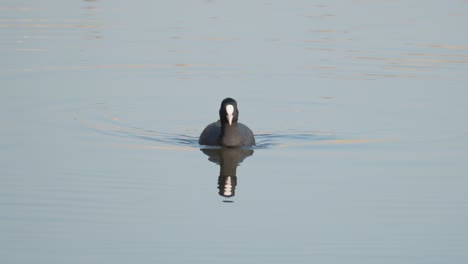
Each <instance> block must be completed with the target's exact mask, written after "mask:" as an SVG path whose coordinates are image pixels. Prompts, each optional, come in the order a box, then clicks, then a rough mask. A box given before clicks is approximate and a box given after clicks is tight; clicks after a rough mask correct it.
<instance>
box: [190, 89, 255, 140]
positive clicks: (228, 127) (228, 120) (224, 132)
mask: <svg viewBox="0 0 468 264" xmlns="http://www.w3.org/2000/svg"><path fill="white" fill-rule="evenodd" d="M238 116H239V110H238V109H237V102H236V101H235V100H234V99H231V98H226V99H224V100H223V102H221V108H220V109H219V117H220V120H218V121H217V122H214V123H211V124H209V125H208V126H207V127H206V128H205V129H204V130H203V132H202V133H201V135H200V138H199V140H198V143H199V144H201V145H208V146H224V147H241V146H253V145H255V137H254V135H253V132H252V130H250V128H248V127H247V126H246V125H244V124H242V123H238V122H237V119H238Z"/></svg>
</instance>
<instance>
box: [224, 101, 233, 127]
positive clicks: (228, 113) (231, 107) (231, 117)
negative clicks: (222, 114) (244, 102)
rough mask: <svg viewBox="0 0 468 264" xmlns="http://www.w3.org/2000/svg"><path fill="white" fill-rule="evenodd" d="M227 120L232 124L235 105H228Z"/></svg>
mask: <svg viewBox="0 0 468 264" xmlns="http://www.w3.org/2000/svg"><path fill="white" fill-rule="evenodd" d="M226 113H227V120H228V123H229V125H232V119H233V118H234V115H233V113H234V106H232V105H226Z"/></svg>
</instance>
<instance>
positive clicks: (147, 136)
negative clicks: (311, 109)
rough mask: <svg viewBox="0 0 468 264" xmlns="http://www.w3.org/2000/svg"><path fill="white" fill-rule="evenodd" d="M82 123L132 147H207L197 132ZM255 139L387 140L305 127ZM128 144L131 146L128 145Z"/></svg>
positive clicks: (293, 142)
mask: <svg viewBox="0 0 468 264" xmlns="http://www.w3.org/2000/svg"><path fill="white" fill-rule="evenodd" d="M82 123H83V124H84V125H85V126H86V127H88V128H90V129H92V130H94V131H96V132H98V133H101V134H104V135H108V136H113V137H120V138H126V139H130V140H137V142H136V143H135V142H132V145H131V146H130V147H137V148H150V149H151V148H154V149H167V150H196V149H199V148H200V147H203V146H201V145H199V144H198V133H196V132H193V133H191V134H183V133H170V132H161V131H156V130H152V129H144V128H138V127H133V126H126V125H125V124H104V123H95V122H89V121H86V122H85V121H82ZM193 131H195V130H193ZM255 138H256V142H257V145H256V146H255V147H254V149H271V148H290V147H307V146H312V145H337V144H338V145H343V144H363V143H373V142H382V141H387V140H379V139H362V138H361V139H356V138H354V139H352V138H344V137H340V136H337V135H336V134H335V133H334V132H331V131H304V130H301V131H299V130H286V131H266V132H260V133H256V134H255ZM145 142H147V143H145ZM148 143H149V144H148ZM126 146H127V147H128V145H126Z"/></svg>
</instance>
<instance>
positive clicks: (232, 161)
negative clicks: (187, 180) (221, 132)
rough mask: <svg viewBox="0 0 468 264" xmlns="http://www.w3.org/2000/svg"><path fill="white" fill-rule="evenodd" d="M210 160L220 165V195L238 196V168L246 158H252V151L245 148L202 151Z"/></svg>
mask: <svg viewBox="0 0 468 264" xmlns="http://www.w3.org/2000/svg"><path fill="white" fill-rule="evenodd" d="M201 151H202V152H203V153H205V154H206V155H207V156H208V157H209V158H208V160H209V161H211V162H214V163H216V164H218V165H219V167H220V168H219V177H218V190H219V192H218V193H219V195H221V196H224V197H233V196H234V195H235V194H236V186H237V173H236V171H237V166H238V165H239V163H241V162H242V161H243V160H244V159H245V158H247V157H249V156H252V155H253V153H254V151H253V150H252V149H244V148H216V149H214V148H209V149H201Z"/></svg>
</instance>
